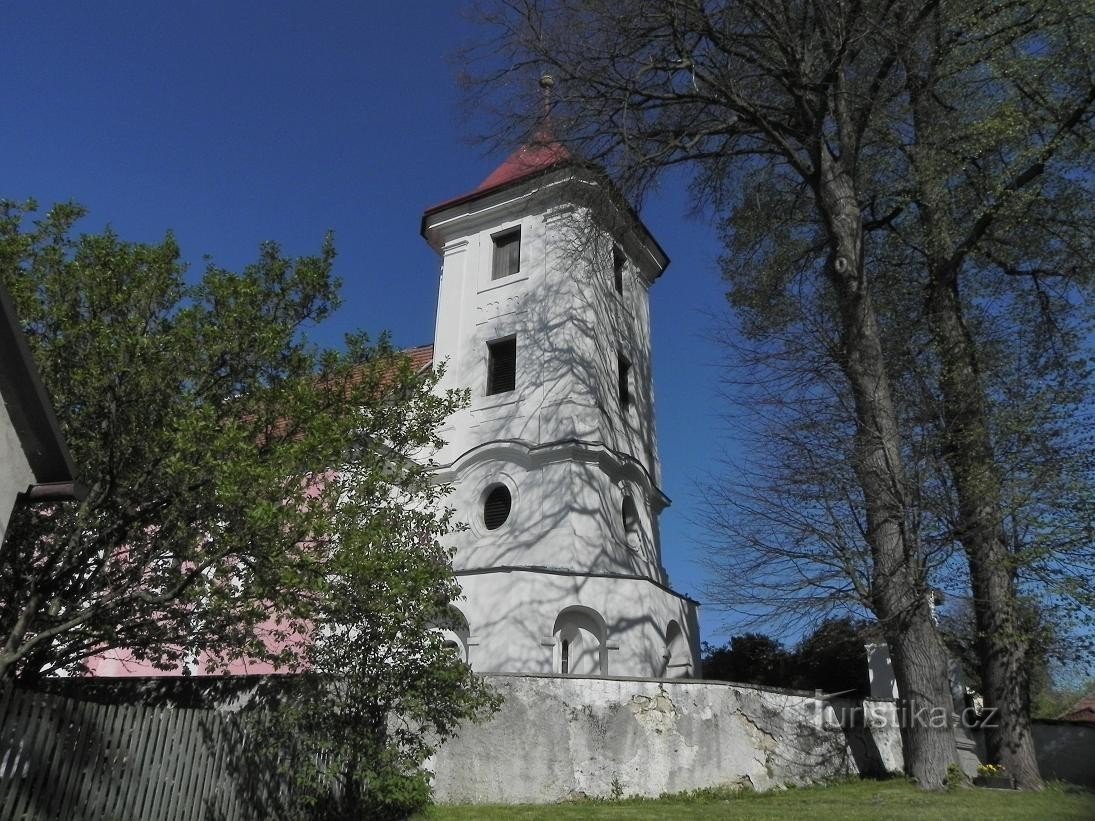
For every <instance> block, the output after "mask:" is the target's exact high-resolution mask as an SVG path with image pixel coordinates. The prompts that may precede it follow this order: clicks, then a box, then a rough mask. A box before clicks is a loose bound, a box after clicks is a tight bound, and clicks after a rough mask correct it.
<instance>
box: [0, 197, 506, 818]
mask: <svg viewBox="0 0 1095 821" xmlns="http://www.w3.org/2000/svg"><path fill="white" fill-rule="evenodd" d="M33 210H34V206H33V204H28V205H26V206H18V205H14V204H12V203H4V204H3V205H2V206H0V277H2V279H3V282H4V284H5V285H6V286H7V287H8V288H9V289H10V290H11V292H12V293H13V294H14V296H15V299H16V301H17V303H18V308H19V312H20V316H21V317H22V318H23V319H24V321H25V323H26V327H25V330H26V332H27V335H28V338H29V340H30V344H31V347H32V349H33V350H34V353H35V355H36V359H37V361H38V363H39V366H40V369H41V372H42V375H43V380H44V382H45V384H46V386H47V388H48V390H49V392H50V394H51V397H52V399H53V402H54V405H55V407H56V409H57V414H58V417H59V420H60V422H61V425H62V427H63V430H64V433H65V436H66V438H67V441H68V444H69V447H70V449H71V451H72V453H73V457H74V460H75V462H76V464H77V466H78V471H79V475H80V478H81V479H82V481H83V482H84V483H85V484H86V485H87V486H88V487H89V493H88V495H87V498H86V500H84V501H82V502H80V503H78V504H64V505H57V506H52V507H46V508H42V507H27V508H23V509H21V510H20V511H18V514H17V516H16V517H15V518H14V520H13V524H12V526H11V527H10V528H9V530H8V532H7V536H6V539H5V541H4V543H3V545H2V547H0V641H2V642H3V646H2V650H0V678H12V677H17V678H20V679H24V680H28V679H33V678H35V677H38V676H41V675H44V674H47V673H53V672H60V671H65V672H70V673H78V672H79V671H80V670H81V669H83V667H84V665H85V664H86V661H87V659H88V658H89V657H91V656H94V655H97V654H101V653H104V652H105V651H109V650H114V649H116V650H121V651H124V652H127V653H131V654H132V655H133V656H134V657H135V658H137V659H139V660H141V661H146V662H150V663H152V664H154V665H156V666H158V667H161V668H163V669H165V670H167V669H177V668H178V667H179V666H180V665H182V664H186V663H189V662H192V661H195V660H201V661H202V662H203V663H205V664H206V665H207V666H208V667H212V669H216V668H217V667H225V666H227V665H228V664H230V663H232V662H233V661H235V660H238V659H248V660H253V661H260V662H267V663H270V664H273V665H275V666H276V667H277V668H278V669H280V670H282V671H285V672H288V673H296V674H297V675H295V676H288V677H286V678H284V679H283V680H282V682H283V685H284V689H283V690H282V692H281V697H280V703H281V705H282V707H280V708H278V709H275V710H273V711H268V710H262V709H260V710H258V711H257V713H256V715H258V716H260V717H262V718H260V719H258V725H257V726H261V725H263V723H264V722H265V724H266V726H270V727H273V726H277V727H280V728H281V730H282V731H283V732H284V733H285V735H284V736H283V738H285V739H289V738H291V739H292V743H291V744H287V745H285V746H283V747H276V748H275V751H276V752H277V755H276V756H275V760H277V759H278V756H281V755H282V754H283V753H286V752H287V751H294V750H295V751H300V750H302V749H307V751H308V754H307V755H304V756H302V757H298V758H297V759H296V767H295V768H294V769H293V770H292V771H291V772H284V773H282V775H283V777H285V778H288V779H290V780H291V782H292V788H291V789H289V790H285V789H284V787H283V786H282V787H279V788H278V790H275V792H277V793H278V794H281V795H291V796H293V797H294V800H298V801H299V802H300V803H298V804H296V805H294V806H296V807H297V809H298V810H300V811H302V812H303V811H304V810H307V811H309V812H311V813H312V814H313V815H316V816H317V817H324V816H325V817H360V816H361V814H362V813H364V814H367V815H369V816H370V817H376V816H378V815H380V814H385V813H387V814H406V813H407V812H409V811H410V809H413V808H416V807H418V806H420V805H421V804H422V803H423V801H424V800H425V799H426V798H427V797H428V782H427V781H426V779H425V777H424V775H423V774H422V771H421V764H422V762H423V760H424V759H425V758H426V756H427V755H428V754H429V752H430V751H431V750H432V749H434V747H435V745H436V744H438V743H440V742H441V741H442V740H444V739H445V738H447V737H449V736H451V735H452V734H453V732H454V731H455V728H456V726H457V725H458V723H459V722H460V721H462V720H465V719H468V718H472V717H475V716H476V715H479V714H481V713H482V711H483V710H484V709H486V708H489V706H490V705H491V704H492V700H491V697H490V695H489V693H488V692H487V690H486V688H485V686H484V685H483V684H481V683H480V682H479V680H478V679H476V678H475V677H473V676H472V675H471V672H470V670H469V669H468V667H467V666H466V665H465V664H464V663H463V662H462V661H460V660H459V659H457V658H455V657H454V656H453V655H452V654H451V653H450V652H447V651H445V650H444V649H443V648H442V643H441V642H442V640H441V636H440V633H439V632H438V630H437V629H436V628H437V627H438V626H442V625H443V624H444V620H445V619H446V617H447V613H448V612H449V607H450V604H451V602H452V600H453V599H454V598H456V597H457V596H458V595H459V587H458V585H457V583H456V581H455V578H454V576H453V574H452V569H451V555H450V553H449V551H448V550H447V549H445V548H443V547H442V545H441V543H440V539H441V537H442V536H444V535H445V534H446V533H448V532H449V531H450V530H451V529H452V520H451V514H450V512H449V511H448V510H447V509H446V508H445V507H444V499H445V495H446V493H447V492H448V489H447V487H445V486H441V485H437V484H436V483H434V482H433V481H432V478H431V474H430V464H429V461H428V456H429V453H430V452H431V450H432V449H434V448H436V447H438V446H439V445H440V441H439V440H438V439H437V437H436V430H437V428H438V426H439V425H440V423H441V422H442V420H444V419H445V418H446V417H447V416H448V415H449V414H450V413H451V412H452V411H453V410H454V409H455V408H456V407H458V406H459V405H460V404H461V403H462V402H463V401H465V398H464V395H463V394H462V393H461V392H448V393H445V394H441V393H438V392H436V391H435V390H434V388H435V386H436V384H437V379H438V378H439V374H438V373H437V372H435V371H429V370H428V371H426V372H419V371H418V370H416V368H415V367H414V366H413V365H412V363H411V361H410V359H409V358H408V357H406V356H404V355H402V354H400V353H398V352H397V351H394V350H393V349H392V348H391V347H390V345H389V344H388V343H387V341H386V339H384V338H381V339H380V341H379V342H378V343H376V344H369V343H368V341H367V340H366V339H365V338H364V337H351V338H349V339H347V343H346V348H345V350H344V351H335V350H321V349H319V348H317V347H316V346H314V345H312V344H311V343H309V342H308V340H307V338H306V336H305V334H306V332H307V331H308V330H309V329H310V328H311V327H312V326H313V325H315V324H316V323H318V322H321V321H322V320H323V319H325V318H326V317H327V316H328V315H329V314H330V313H331V311H332V310H333V309H334V308H335V307H336V306H337V302H338V295H337V289H338V282H337V280H336V279H335V278H334V277H333V276H332V273H331V267H332V263H333V260H334V248H333V245H332V243H331V240H330V238H328V239H327V241H326V242H325V243H324V245H323V248H322V250H321V252H320V253H319V254H318V255H316V256H312V257H304V258H301V259H296V260H292V259H288V258H286V257H285V256H283V255H282V254H281V252H280V251H279V249H278V247H277V246H276V245H273V244H267V245H264V246H262V248H261V250H260V254H259V259H258V261H257V262H255V263H254V264H252V265H250V266H248V267H247V268H246V269H245V270H244V271H243V272H241V273H238V274H236V273H232V272H229V271H226V270H223V269H221V268H218V267H216V266H214V265H209V266H208V267H207V268H206V270H205V271H204V273H203V275H202V276H201V277H200V278H199V279H198V280H197V281H190V280H188V279H187V278H186V277H185V275H184V274H185V268H184V266H183V264H182V263H181V261H180V255H179V249H178V248H177V246H176V244H175V242H174V240H173V239H172V237H171V236H170V235H169V236H167V237H166V238H165V239H164V240H163V241H162V242H161V243H158V244H154V245H143V244H133V243H127V242H125V241H123V240H121V239H119V238H118V237H117V236H116V235H114V234H113V233H111V232H109V231H107V232H106V233H104V234H100V235H81V236H78V237H74V236H73V235H72V229H73V225H74V223H75V222H76V221H77V220H78V219H79V218H80V217H81V216H82V214H83V211H82V210H81V209H80V208H78V207H75V206H59V207H58V208H56V209H54V210H53V211H51V212H50V213H48V214H47V215H46V216H45V217H44V218H43V219H42V220H40V221H39V222H37V223H35V224H34V225H33V226H30V227H28V226H26V225H25V218H26V214H27V213H28V212H30V211H33ZM275 719H276V721H275ZM266 763H267V764H269V763H270V762H266ZM321 787H322V789H325V790H327V795H328V797H330V795H334V796H335V799H334V800H333V801H320V800H319V799H318V798H317V796H318V795H319V794H320V792H319V791H320V788H321ZM332 790H333V792H332ZM393 808H394V809H393Z"/></svg>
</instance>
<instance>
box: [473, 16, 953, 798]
mask: <svg viewBox="0 0 1095 821" xmlns="http://www.w3.org/2000/svg"><path fill="white" fill-rule="evenodd" d="M930 5H931V4H925V3H881V2H879V3H872V2H854V3H853V2H848V3H813V2H779V1H778V0H744V1H743V2H734V3H723V2H703V0H681V2H669V1H668V0H667V1H666V2H657V3H651V2H609V0H560V1H559V2H539V1H538V0H512V1H511V2H502V3H499V4H496V5H495V6H494V7H493V8H492V9H489V10H488V11H487V13H486V16H487V19H488V21H489V22H491V23H493V24H494V25H495V26H496V30H497V31H498V32H499V38H500V39H499V40H498V41H496V42H492V43H491V44H490V47H489V54H490V59H491V60H494V61H497V62H500V63H501V64H502V65H501V68H500V69H499V70H498V72H497V73H495V74H494V75H493V76H488V77H486V78H484V79H485V81H486V82H487V83H488V87H493V88H496V89H502V90H503V91H504V92H511V91H512V88H513V81H516V84H517V86H518V87H524V88H529V89H531V88H532V86H533V84H532V76H533V75H535V74H538V73H540V72H543V71H548V72H550V73H551V74H552V75H553V77H554V78H555V80H556V86H555V88H556V92H555V96H554V98H553V100H552V109H551V116H552V126H553V129H554V131H555V134H556V135H557V136H558V137H560V138H562V139H565V140H566V141H568V142H569V143H570V144H572V145H573V146H575V148H576V153H578V154H579V155H580V156H582V157H584V158H585V159H587V160H589V161H590V162H591V163H594V164H596V165H598V166H600V167H603V168H605V169H606V170H607V171H608V172H609V173H610V174H611V175H612V176H613V178H614V179H615V180H616V181H617V182H618V183H619V184H620V185H621V186H622V187H623V189H624V190H625V192H627V193H629V194H631V195H632V196H635V197H637V198H641V195H642V194H643V193H644V192H645V191H646V190H647V188H648V187H649V186H650V185H651V184H652V183H653V182H654V181H655V180H656V179H657V177H658V175H659V174H661V173H662V172H663V171H665V170H666V169H667V168H671V167H673V166H677V165H687V166H688V167H689V168H691V170H692V171H693V172H694V174H695V176H694V181H695V190H696V193H697V196H698V197H700V198H701V201H702V202H704V203H706V204H709V205H712V206H714V207H715V208H718V209H725V210H728V211H732V210H733V209H734V208H735V206H737V205H739V204H740V196H741V189H740V187H739V185H738V183H739V182H740V181H742V180H744V179H745V178H747V177H749V176H752V177H755V178H757V179H759V180H763V182H764V184H765V185H766V186H768V187H769V188H771V189H774V190H777V191H780V192H783V193H790V194H793V195H797V196H798V197H799V198H800V199H801V202H802V203H803V204H804V207H805V208H807V209H808V210H809V212H810V213H811V215H812V217H813V219H812V225H813V226H814V228H816V229H817V231H816V235H815V236H814V240H815V242H814V244H813V249H814V252H813V255H812V258H811V264H810V265H809V266H808V267H809V271H810V273H811V274H812V275H813V277H814V278H813V280H812V282H813V286H814V287H823V289H824V294H825V299H824V304H825V306H826V308H827V310H828V314H827V320H828V327H829V328H830V329H831V333H830V336H831V341H832V349H831V351H830V353H831V355H832V357H833V361H834V362H835V363H836V364H837V367H838V370H839V373H840V375H841V378H842V379H843V380H844V383H845V386H846V388H847V394H846V395H847V398H848V401H849V403H850V410H851V417H850V418H852V419H853V420H854V430H853V432H852V435H851V443H850V445H849V447H848V451H849V454H850V462H849V464H850V465H851V467H852V471H853V474H854V476H855V480H856V486H857V488H858V492H859V494H861V499H860V504H861V506H862V511H863V523H862V527H863V533H864V534H865V544H866V548H867V555H868V556H869V560H868V563H867V566H866V573H867V576H866V579H865V583H866V588H865V589H866V590H867V591H868V598H869V602H870V605H871V608H872V610H873V611H874V613H875V614H876V615H877V616H878V618H879V620H880V622H881V623H882V626H883V631H884V633H885V635H886V638H887V640H888V641H889V643H890V645H891V651H892V654H893V658H894V662H895V669H896V673H897V677H898V681H899V686H900V688H901V691H902V693H903V694H904V696H905V698H906V699H908V701H909V702H910V704H911V705H913V706H914V708H915V709H919V708H926V709H927V710H928V711H931V712H935V711H938V712H944V713H948V714H949V710H950V695H949V692H948V690H947V684H946V655H945V650H944V648H943V645H942V642H941V641H940V638H939V635H938V632H937V630H936V628H935V625H934V623H933V621H932V616H931V608H930V604H929V601H928V596H927V591H928V586H927V571H926V565H925V562H924V557H923V555H922V552H921V549H920V545H919V543H918V541H917V539H916V536H915V532H913V531H911V530H910V528H909V521H908V505H907V501H906V497H907V494H908V488H909V477H908V476H907V475H906V470H905V465H904V460H903V456H902V447H901V436H900V428H899V424H898V416H897V411H896V409H895V405H894V401H893V395H892V388H891V382H890V377H889V374H888V371H887V363H886V357H885V351H884V349H883V345H882V339H881V329H880V325H879V320H878V316H877V314H876V309H875V298H874V296H873V294H872V289H871V277H870V271H869V270H868V266H867V259H866V257H865V237H866V231H867V230H868V228H870V227H871V226H872V224H873V223H875V222H877V220H878V217H877V216H876V215H875V214H874V213H872V211H871V208H870V203H869V201H868V199H867V198H866V197H864V196H863V195H862V193H861V192H860V190H859V186H860V177H861V174H862V172H863V167H862V166H863V165H864V163H865V161H866V159H869V157H870V156H871V152H872V151H873V150H874V149H875V148H876V147H877V146H876V145H875V143H874V139H875V137H874V133H873V131H872V124H873V121H874V118H875V116H876V112H877V111H878V110H880V109H884V108H885V107H886V106H887V104H888V101H889V100H890V98H891V96H892V95H893V94H894V93H895V90H896V89H897V88H898V87H899V78H898V76H897V70H896V69H897V66H898V56H899V53H898V52H899V46H900V42H901V41H900V38H899V37H898V36H897V34H898V33H902V34H904V33H908V32H915V31H916V30H918V28H919V27H920V26H922V25H923V24H924V17H925V14H924V12H925V9H926V8H927V7H928V6H930ZM480 87H481V86H480ZM530 102H531V101H530ZM533 108H534V107H533V106H530V110H532V109H533ZM528 123H529V121H527V120H526V121H525V124H526V126H527V125H528ZM529 131H530V132H531V128H530V129H529ZM784 199H786V198H784ZM906 730H907V732H906V736H905V741H906V764H907V767H908V769H909V771H910V772H911V773H912V774H913V775H914V776H915V777H916V778H917V780H918V781H919V782H920V783H921V785H923V786H925V787H939V786H941V785H942V784H943V782H944V778H945V775H946V771H947V768H948V766H949V765H951V764H952V763H954V762H955V761H956V760H957V754H956V749H955V743H954V738H953V735H952V734H951V732H950V729H949V727H945V726H938V725H937V724H935V723H932V722H923V723H913V724H910V726H908V727H907V728H906Z"/></svg>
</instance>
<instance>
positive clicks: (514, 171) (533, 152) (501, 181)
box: [475, 137, 571, 194]
mask: <svg viewBox="0 0 1095 821" xmlns="http://www.w3.org/2000/svg"><path fill="white" fill-rule="evenodd" d="M570 158H571V157H570V152H569V151H567V149H566V147H565V146H562V145H560V144H559V143H557V142H555V141H554V140H552V139H550V138H548V139H544V138H543V137H538V138H537V139H536V140H534V141H533V142H531V143H529V144H527V145H523V146H521V147H520V148H518V149H517V150H516V151H514V152H513V153H512V154H510V155H509V156H508V157H506V161H505V162H504V163H502V164H501V165H500V166H498V167H497V168H496V169H494V171H492V172H491V174H490V175H489V176H488V177H487V178H486V179H485V180H483V182H481V183H479V186H478V187H477V188H476V189H475V193H477V194H483V193H485V192H487V191H490V190H492V189H494V188H501V187H502V186H504V185H509V184H510V183H512V182H517V181H518V180H522V179H524V178H525V177H531V176H532V175H533V174H537V173H539V172H541V171H546V170H547V169H549V168H554V167H555V166H556V165H561V164H563V163H565V162H567V161H569V160H570Z"/></svg>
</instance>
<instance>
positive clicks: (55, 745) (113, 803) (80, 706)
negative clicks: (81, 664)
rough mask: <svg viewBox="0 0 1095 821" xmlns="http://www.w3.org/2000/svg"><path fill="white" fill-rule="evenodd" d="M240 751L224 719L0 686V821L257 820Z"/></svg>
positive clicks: (241, 742) (231, 722) (255, 798)
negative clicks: (83, 699)
mask: <svg viewBox="0 0 1095 821" xmlns="http://www.w3.org/2000/svg"><path fill="white" fill-rule="evenodd" d="M247 749H248V745H247V738H246V733H245V732H244V730H243V729H242V727H241V725H240V722H239V721H238V720H237V719H236V718H235V717H234V716H233V715H232V714H230V713H224V712H218V711H216V710H209V709H190V708H179V707H170V706H157V707H151V706H143V705H138V704H99V703H94V702H89V701H77V700H74V699H71V698H66V697H63V696H59V695H53V694H47V693H37V692H31V691H27V690H22V689H18V688H15V687H13V686H11V685H7V686H0V819H4V820H5V821H7V819H12V821H16V820H18V821H24V820H25V821H32V820H33V821H38V820H39V819H65V820H66V821H68V819H89V821H90V820H91V819H96V821H98V819H110V820H113V819H118V821H129V819H140V821H145V820H146V819H147V821H160V820H161V819H162V821H176V820H177V821H192V820H193V821H199V819H201V820H203V821H204V820H205V819H216V821H237V819H246V818H252V817H262V816H264V815H265V813H264V812H262V811H261V809H260V808H261V807H262V805H263V804H264V803H265V802H264V800H263V799H264V798H265V796H266V795H267V793H266V792H265V790H267V789H268V787H267V786H266V785H263V784H259V783H256V782H255V780H254V779H253V778H252V777H251V775H250V774H248V772H247V770H248V768H247V766H246V764H245V763H244V762H245V761H246V760H247V755H246V752H247Z"/></svg>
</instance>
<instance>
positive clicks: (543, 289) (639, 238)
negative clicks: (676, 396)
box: [418, 137, 699, 677]
mask: <svg viewBox="0 0 1095 821" xmlns="http://www.w3.org/2000/svg"><path fill="white" fill-rule="evenodd" d="M422 236H423V237H424V238H425V239H426V241H427V242H428V243H429V244H430V246H431V247H432V248H433V249H434V250H435V251H436V252H437V253H438V254H439V255H440V257H441V284H440V290H439V296H438V305H437V325H436V332H435V337H434V345H433V349H432V357H431V358H432V362H433V364H434V366H442V365H443V366H444V368H445V374H444V377H443V379H442V381H441V384H440V386H439V387H440V388H441V389H446V388H469V389H470V393H471V397H470V404H469V406H468V407H467V408H465V409H464V410H462V411H460V412H458V413H457V414H456V415H455V416H454V417H452V418H451V419H450V420H448V422H447V423H446V427H445V428H443V429H442V431H441V438H442V439H444V440H445V442H446V445H445V447H444V448H443V449H442V450H441V451H440V452H438V453H437V454H435V455H434V461H435V462H436V463H437V465H438V467H437V477H438V479H439V480H440V481H443V482H446V483H450V484H451V485H452V486H453V494H452V496H451V497H450V498H449V503H450V504H452V505H453V506H454V507H455V509H456V511H457V515H458V517H459V518H460V519H461V520H462V521H463V522H464V523H465V524H466V525H467V528H466V530H463V531H462V532H459V533H456V534H453V535H452V536H451V537H450V538H451V540H452V545H453V547H454V548H455V550H456V556H455V562H454V564H455V569H456V574H457V576H458V578H459V580H460V583H461V585H462V587H463V590H464V595H465V597H464V599H463V600H461V601H460V602H458V609H459V611H460V612H459V617H460V620H461V621H462V624H461V626H460V629H458V630H456V631H453V632H452V633H451V634H450V635H449V637H448V638H449V641H451V642H452V644H453V646H454V649H455V650H456V651H457V652H459V653H460V654H461V655H463V656H464V657H465V658H466V659H467V661H468V663H469V664H470V665H471V667H472V668H473V669H474V670H476V671H479V672H512V673H552V672H554V673H563V674H572V675H613V676H617V675H619V676H644V677H647V676H665V677H682V676H692V675H696V674H697V673H698V669H697V660H698V656H699V653H698V641H699V638H698V627H697V621H696V603H695V602H694V601H692V600H691V599H689V598H687V597H685V596H683V595H681V594H679V593H676V592H674V591H673V590H672V589H671V588H670V587H669V584H668V578H667V575H666V571H665V568H664V567H663V566H662V545H661V540H660V538H659V531H658V517H659V514H660V513H661V512H662V510H663V509H664V508H665V507H666V506H667V505H668V504H669V500H668V498H666V496H665V494H664V493H663V492H662V490H661V466H660V462H659V457H658V447H657V438H656V435H655V428H654V397H653V391H652V380H651V339H650V300H649V292H650V288H651V286H653V285H654V283H655V281H656V280H657V279H658V277H659V276H661V274H662V272H663V271H664V270H665V268H666V266H667V264H668V262H669V260H668V258H667V257H666V254H665V252H664V251H663V250H662V249H661V247H660V246H659V245H658V243H657V242H656V241H655V240H654V238H653V237H652V236H651V235H650V233H649V231H648V230H647V229H646V227H645V226H644V225H643V223H642V222H641V221H640V219H639V218H638V216H637V215H636V214H635V213H634V211H633V210H632V209H631V208H630V207H628V206H627V204H626V203H625V201H624V200H623V198H622V197H621V196H619V194H618V193H617V192H616V191H615V189H613V187H612V185H611V183H609V182H608V181H607V179H606V178H605V177H604V176H603V175H601V174H599V173H597V172H595V171H593V170H590V169H589V168H588V167H586V166H583V165H582V164H581V163H579V162H577V161H575V160H574V159H573V158H572V157H571V156H570V154H569V153H568V152H567V150H566V149H565V148H564V147H563V146H561V145H560V144H558V143H557V142H554V141H552V140H551V139H550V138H543V137H541V138H539V139H537V140H535V141H534V142H532V143H530V144H528V145H526V146H524V147H522V148H521V149H519V150H518V151H516V152H515V153H514V154H513V155H511V156H510V157H509V158H508V159H507V160H506V161H505V162H504V163H503V164H502V165H501V166H500V167H498V168H497V169H496V170H495V171H494V172H493V173H492V174H491V175H490V176H489V177H487V179H486V180H484V181H483V183H482V184H481V185H480V186H479V187H478V188H476V189H475V190H474V191H471V192H470V193H468V194H465V195H464V196H460V197H457V198H455V199H451V200H449V201H447V202H444V203H442V204H440V205H437V206H434V207H432V208H430V209H429V210H427V211H426V213H425V214H424V216H423V218H422ZM418 353H419V355H420V356H422V357H423V359H425V358H426V356H430V352H429V350H428V349H427V350H423V351H420V352H418Z"/></svg>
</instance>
